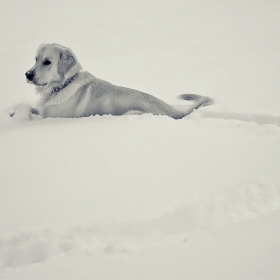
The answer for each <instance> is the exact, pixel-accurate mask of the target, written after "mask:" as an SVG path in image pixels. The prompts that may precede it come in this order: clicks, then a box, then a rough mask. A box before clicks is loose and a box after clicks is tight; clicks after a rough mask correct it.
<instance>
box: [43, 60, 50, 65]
mask: <svg viewBox="0 0 280 280" xmlns="http://www.w3.org/2000/svg"><path fill="white" fill-rule="evenodd" d="M43 64H44V65H50V64H51V62H50V61H49V60H45V61H44V62H43Z"/></svg>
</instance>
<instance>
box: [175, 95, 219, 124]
mask: <svg viewBox="0 0 280 280" xmlns="http://www.w3.org/2000/svg"><path fill="white" fill-rule="evenodd" d="M178 97H179V98H181V99H184V100H188V101H194V104H193V105H192V106H191V107H189V108H188V110H186V111H184V112H181V114H180V116H178V117H175V118H178V119H181V118H183V117H185V116H187V115H189V114H190V113H191V112H192V111H193V110H195V109H198V108H199V107H202V106H208V105H211V104H213V103H214V100H213V99H212V98H210V97H207V96H202V95H198V94H189V93H186V94H181V95H179V96H178Z"/></svg>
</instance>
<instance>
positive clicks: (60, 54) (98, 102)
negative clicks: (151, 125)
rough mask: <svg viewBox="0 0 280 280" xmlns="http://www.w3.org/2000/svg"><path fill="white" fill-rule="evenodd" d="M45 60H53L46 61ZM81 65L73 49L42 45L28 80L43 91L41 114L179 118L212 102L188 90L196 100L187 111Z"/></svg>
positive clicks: (186, 95) (40, 101)
mask: <svg viewBox="0 0 280 280" xmlns="http://www.w3.org/2000/svg"><path fill="white" fill-rule="evenodd" d="M46 60H48V61H50V62H51V63H50V64H49V65H45V64H44V62H45V61H46ZM81 69H82V67H81V65H80V64H79V63H78V61H77V58H76V56H75V55H74V54H73V52H72V51H71V50H70V49H68V48H66V47H63V46H61V45H58V44H45V45H41V46H40V47H39V49H38V51H37V56H36V63H35V65H34V66H33V67H32V68H31V69H30V71H32V72H33V73H34V79H33V80H32V81H29V83H32V84H34V85H36V90H37V92H38V93H39V94H40V95H41V98H40V100H39V102H38V110H39V112H40V115H41V116H42V117H44V118H47V117H67V118H74V117H86V116H90V115H96V114H98V115H104V114H112V115H123V114H127V113H130V112H133V113H134V112H136V113H152V114H154V115H167V116H169V117H172V118H174V119H180V118H182V117H184V116H186V115H188V114H190V113H191V112H192V111H193V110H194V109H197V108H198V107H200V106H205V105H209V104H211V103H212V99H211V98H208V97H203V96H199V95H191V94H190V95H188V94H185V95H182V96H181V97H182V98H183V99H186V100H192V101H194V104H193V105H192V106H191V107H190V108H188V109H187V110H185V111H178V110H176V109H174V108H173V107H172V106H170V105H168V104H167V103H165V102H164V101H162V100H160V99H158V98H156V97H154V96H152V95H150V94H147V93H144V92H140V91H137V90H134V89H129V88H125V87H120V86H116V85H113V84H111V83H109V82H106V81H103V80H101V79H98V78H96V77H94V76H93V75H91V74H90V73H88V72H85V71H81ZM77 73H78V78H76V79H75V80H74V81H73V82H72V83H70V84H68V85H67V86H66V87H64V88H62V89H61V90H60V91H58V92H53V89H54V88H55V87H57V86H60V85H64V83H65V82H66V81H67V79H68V78H71V77H73V76H74V75H76V74H77Z"/></svg>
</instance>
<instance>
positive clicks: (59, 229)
mask: <svg viewBox="0 0 280 280" xmlns="http://www.w3.org/2000/svg"><path fill="white" fill-rule="evenodd" d="M54 7H55V8H54ZM1 8H3V9H2V13H3V16H1V17H0V31H1V35H2V41H3V42H2V43H1V45H0V54H1V57H2V61H1V63H2V66H1V70H0V72H1V77H2V82H1V83H0V101H1V107H0V135H1V136H0V155H1V159H0V190H1V196H0V279H1V280H2V279H5V280H6V279H31V280H33V279H34V280H38V279H75V280H76V279H100V280H107V279H129V280H130V279H131V280H134V279H203V280H204V279H219V280H224V279H244V280H247V279H254V280H255V279H263V280H266V279H273V280H276V279H279V278H280V239H279V231H280V224H279V220H280V172H279V167H280V115H279V104H280V99H279V98H280V95H279V89H280V83H279V79H278V77H279V67H278V61H279V49H280V46H279V43H280V40H279V34H280V32H279V31H280V30H279V26H280V24H279V9H280V5H279V3H278V2H277V1H272V0H271V1H270V0H268V1H261V0H256V1H251V0H245V1H219V0H209V1H187V0H186V1H179V0H173V1H168V0H162V1H146V0H143V1H136V0H135V1H125V0H119V1H104V0H103V1H101V0H100V1H99V0H96V1H92V2H91V1H85V0H81V1H78V2H76V1H67V2H66V1H63V0H60V1H55V0H49V1H47V2H46V1H34V0H26V1H16V0H14V1H7V0H5V1H4V4H1ZM44 42H57V43H61V44H63V45H66V46H69V47H71V48H72V49H73V50H74V52H75V53H76V54H77V56H78V58H79V59H80V62H81V64H82V65H83V66H84V67H85V68H86V69H87V70H89V71H90V72H91V73H93V74H94V75H96V76H97V77H100V78H103V79H106V80H108V81H110V82H113V83H115V84H119V85H124V86H127V87H132V88H135V89H138V90H143V91H146V92H149V93H151V94H154V95H156V96H158V97H160V98H162V99H163V100H165V101H167V102H169V103H171V104H174V103H175V104H174V105H176V106H187V105H188V104H187V102H186V103H184V102H179V101H175V99H174V97H175V96H176V95H179V94H181V93H184V92H192V93H197V94H204V95H208V96H211V97H214V98H215V100H216V103H215V105H213V106H210V107H205V108H200V109H199V110H197V111H196V112H194V113H193V114H191V115H190V116H187V117H186V118H184V119H182V120H173V119H170V118H168V117H165V116H152V115H149V114H147V115H141V116H121V117H115V116H92V117H89V118H80V119H51V118H50V119H43V120H42V119H33V120H32V121H27V120H24V118H25V117H24V116H26V115H28V114H29V113H30V112H29V107H28V106H27V105H26V106H23V107H22V113H21V114H19V115H18V117H17V118H10V117H9V115H8V113H9V112H10V111H9V110H11V108H13V107H15V106H18V105H17V103H20V102H22V101H23V102H27V103H28V102H33V101H34V100H35V99H36V98H37V96H35V94H34V93H33V89H32V87H31V86H30V85H28V84H26V83H25V80H24V72H25V71H26V70H28V68H30V67H31V66H32V64H33V61H32V58H33V56H34V55H35V51H36V48H37V46H38V45H39V44H41V43H44ZM3 81H4V82H3ZM176 102H178V103H177V104H176ZM8 108H10V109H8ZM27 119H28V118H27Z"/></svg>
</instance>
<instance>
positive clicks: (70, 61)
mask: <svg viewBox="0 0 280 280" xmlns="http://www.w3.org/2000/svg"><path fill="white" fill-rule="evenodd" d="M76 64H77V61H76V58H75V57H74V55H73V54H72V52H71V51H70V50H68V49H67V50H63V51H61V52H60V61H59V63H58V74H59V75H60V76H62V77H64V75H65V74H66V73H67V72H68V71H69V70H70V69H71V68H72V67H73V66H75V65H76Z"/></svg>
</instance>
